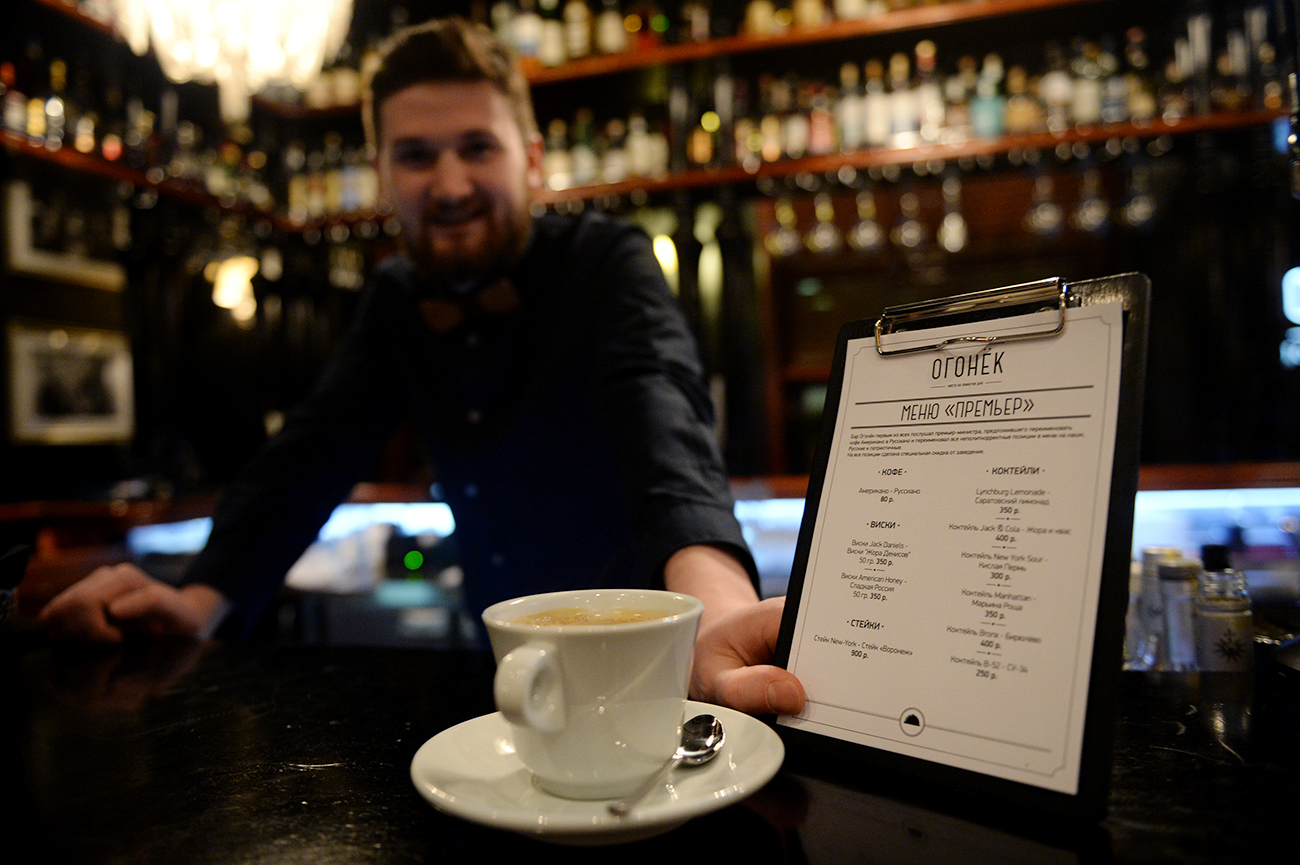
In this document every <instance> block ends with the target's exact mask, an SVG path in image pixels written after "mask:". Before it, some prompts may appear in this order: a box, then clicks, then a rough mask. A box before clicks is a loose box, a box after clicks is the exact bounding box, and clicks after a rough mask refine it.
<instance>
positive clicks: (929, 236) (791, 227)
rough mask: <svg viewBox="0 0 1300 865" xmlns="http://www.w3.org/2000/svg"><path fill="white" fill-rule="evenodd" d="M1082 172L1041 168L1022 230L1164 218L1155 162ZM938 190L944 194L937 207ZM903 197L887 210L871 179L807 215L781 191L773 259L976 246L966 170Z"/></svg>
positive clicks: (1053, 233)
mask: <svg viewBox="0 0 1300 865" xmlns="http://www.w3.org/2000/svg"><path fill="white" fill-rule="evenodd" d="M1077 174H1078V176H1077V177H1071V178H1070V179H1069V181H1068V183H1067V182H1064V181H1065V173H1064V172H1061V173H1059V174H1058V173H1057V172H1053V171H1051V170H1039V169H1036V170H1035V173H1034V175H1033V183H1032V193H1031V194H1030V195H1029V198H1028V200H1027V201H1026V202H1025V204H1024V209H1023V212H1022V213H1021V214H1020V216H1019V219H1018V224H1019V227H1020V230H1021V231H1023V232H1024V233H1025V234H1026V235H1029V236H1033V237H1036V238H1038V239H1040V240H1053V239H1056V238H1058V237H1060V236H1061V235H1062V234H1064V233H1066V232H1068V231H1073V232H1079V233H1082V234H1087V235H1091V236H1093V237H1103V236H1105V235H1107V234H1108V233H1110V232H1111V231H1113V230H1115V229H1117V228H1125V229H1130V230H1135V231H1143V230H1145V229H1147V228H1149V227H1150V226H1151V225H1153V224H1154V222H1155V221H1156V219H1157V218H1158V217H1159V215H1160V212H1161V207H1162V204H1161V196H1160V193H1159V191H1158V189H1157V188H1156V184H1155V183H1154V180H1153V174H1154V172H1153V169H1152V165H1151V164H1150V163H1149V162H1148V161H1145V160H1143V161H1138V162H1136V163H1135V164H1133V165H1132V167H1131V168H1129V169H1128V170H1127V172H1126V176H1125V177H1124V178H1123V179H1122V184H1119V185H1118V186H1117V185H1116V184H1115V183H1107V182H1106V181H1105V180H1104V178H1103V174H1102V171H1101V169H1100V168H1099V167H1098V166H1097V165H1096V164H1095V163H1088V164H1087V165H1086V167H1084V168H1082V169H1081V170H1080V171H1079V172H1077ZM1120 187H1122V188H1120ZM936 197H937V198H939V199H940V200H941V201H940V203H939V204H938V206H935V201H934V200H933V199H935V198H936ZM896 203H897V207H896V209H895V208H893V207H892V201H891V214H890V215H889V216H888V217H886V216H884V215H883V214H882V212H881V208H879V207H878V206H877V191H876V187H875V185H874V184H871V183H867V184H866V185H863V186H862V187H861V188H859V189H857V190H856V191H853V190H852V189H850V190H847V191H843V192H834V191H830V190H823V191H820V192H817V193H815V194H814V195H813V196H812V204H813V206H812V212H811V213H807V212H806V209H805V212H804V213H803V215H802V216H800V214H799V210H800V209H799V208H797V207H796V201H795V197H794V196H792V195H790V194H788V193H784V192H782V193H778V195H777V198H776V200H775V201H774V203H773V217H774V220H773V224H772V226H771V228H770V230H768V231H767V232H766V233H765V234H764V236H763V237H762V238H761V242H762V245H763V248H764V249H765V250H766V251H767V253H768V254H769V255H771V256H772V257H774V258H785V257H788V256H792V255H796V254H800V253H805V252H808V253H815V254H833V253H838V252H841V251H845V250H848V251H851V252H855V253H859V254H874V253H879V252H883V251H885V250H888V249H891V248H892V249H895V250H898V251H900V252H904V253H906V252H908V251H916V250H923V249H933V250H937V251H941V252H947V253H952V254H956V253H959V252H962V251H963V250H965V249H966V248H967V247H968V246H969V244H970V242H971V236H972V231H971V222H970V220H969V219H968V217H967V213H968V209H967V207H966V205H965V203H964V201H963V179H962V175H961V174H960V173H959V172H957V171H949V172H947V173H946V174H945V175H944V176H943V177H942V179H940V180H937V181H935V182H933V183H928V184H923V185H921V184H907V185H905V186H904V187H903V188H902V191H901V192H900V193H899V194H898V195H897V202H896ZM1002 206H1005V204H1003V205H1002ZM980 209H981V208H980V207H979V206H978V205H977V206H976V210H977V211H978V210H980ZM986 216H987V214H986ZM972 218H978V217H972ZM998 221H999V222H1000V223H1004V222H1006V221H1007V218H1006V214H1004V213H1000V214H999V215H998Z"/></svg>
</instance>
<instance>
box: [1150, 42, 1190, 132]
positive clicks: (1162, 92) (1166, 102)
mask: <svg viewBox="0 0 1300 865" xmlns="http://www.w3.org/2000/svg"><path fill="white" fill-rule="evenodd" d="M1158 98H1159V105H1160V117H1161V119H1162V120H1166V121H1170V122H1172V121H1175V120H1178V119H1179V118H1182V117H1186V116H1187V115H1189V114H1191V113H1192V100H1191V87H1190V84H1189V81H1188V73H1187V67H1186V65H1185V63H1184V62H1182V61H1181V60H1180V58H1179V56H1178V54H1177V53H1176V54H1175V56H1174V57H1172V58H1170V59H1169V61H1168V62H1167V63H1165V67H1164V71H1163V74H1162V75H1161V78H1160V87H1159V91H1158Z"/></svg>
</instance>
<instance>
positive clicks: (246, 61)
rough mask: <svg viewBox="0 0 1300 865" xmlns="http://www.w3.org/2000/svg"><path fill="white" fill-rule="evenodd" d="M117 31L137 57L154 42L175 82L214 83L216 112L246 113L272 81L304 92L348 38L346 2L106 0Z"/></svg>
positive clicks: (240, 116) (230, 116)
mask: <svg viewBox="0 0 1300 865" xmlns="http://www.w3.org/2000/svg"><path fill="white" fill-rule="evenodd" d="M112 3H113V9H114V12H115V13H116V20H117V26H118V29H119V30H121V32H122V34H123V36H124V37H125V39H126V41H127V43H128V44H129V45H130V46H131V50H133V51H134V52H135V53H136V54H138V55H143V54H144V53H145V52H146V51H147V50H148V49H149V47H150V45H151V44H152V46H153V51H154V54H155V55H156V56H157V58H158V65H159V66H160V67H162V71H163V74H165V75H166V76H167V77H168V78H170V79H171V80H172V81H175V82H177V83H180V82H184V81H198V82H200V83H204V84H213V83H215V84H216V85H217V91H218V94H219V98H220V103H221V115H222V117H223V118H224V119H225V120H227V121H228V122H236V121H240V120H244V119H246V118H247V117H248V107H249V99H250V97H251V96H252V95H253V94H254V93H256V92H258V91H259V90H261V89H262V88H263V87H266V86H267V85H270V84H287V85H290V86H293V87H296V88H297V89H299V90H303V89H305V88H306V87H307V85H309V84H310V83H311V82H312V81H313V80H314V79H315V78H316V76H317V75H319V74H320V71H321V67H322V66H324V64H325V63H326V62H328V61H329V60H331V59H332V58H333V57H334V55H335V54H336V53H338V50H339V48H340V47H341V46H342V45H343V40H344V39H346V38H347V33H348V27H349V26H350V24H351V21H352V0H112Z"/></svg>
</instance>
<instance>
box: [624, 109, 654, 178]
mask: <svg viewBox="0 0 1300 865" xmlns="http://www.w3.org/2000/svg"><path fill="white" fill-rule="evenodd" d="M654 158H655V155H654V152H653V144H652V143H651V141H650V131H649V124H648V123H647V121H646V118H645V115H644V114H642V113H641V112H639V111H634V112H633V113H632V115H631V116H630V117H628V121H627V167H628V171H629V173H630V174H631V175H632V176H633V177H650V176H652V175H653V174H654Z"/></svg>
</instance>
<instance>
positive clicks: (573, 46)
mask: <svg viewBox="0 0 1300 865" xmlns="http://www.w3.org/2000/svg"><path fill="white" fill-rule="evenodd" d="M591 47H592V23H591V7H590V6H588V5H587V0H565V2H564V48H565V52H566V54H567V56H568V59H569V60H578V59H581V58H583V57H586V56H587V55H588V54H590V53H591Z"/></svg>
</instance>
